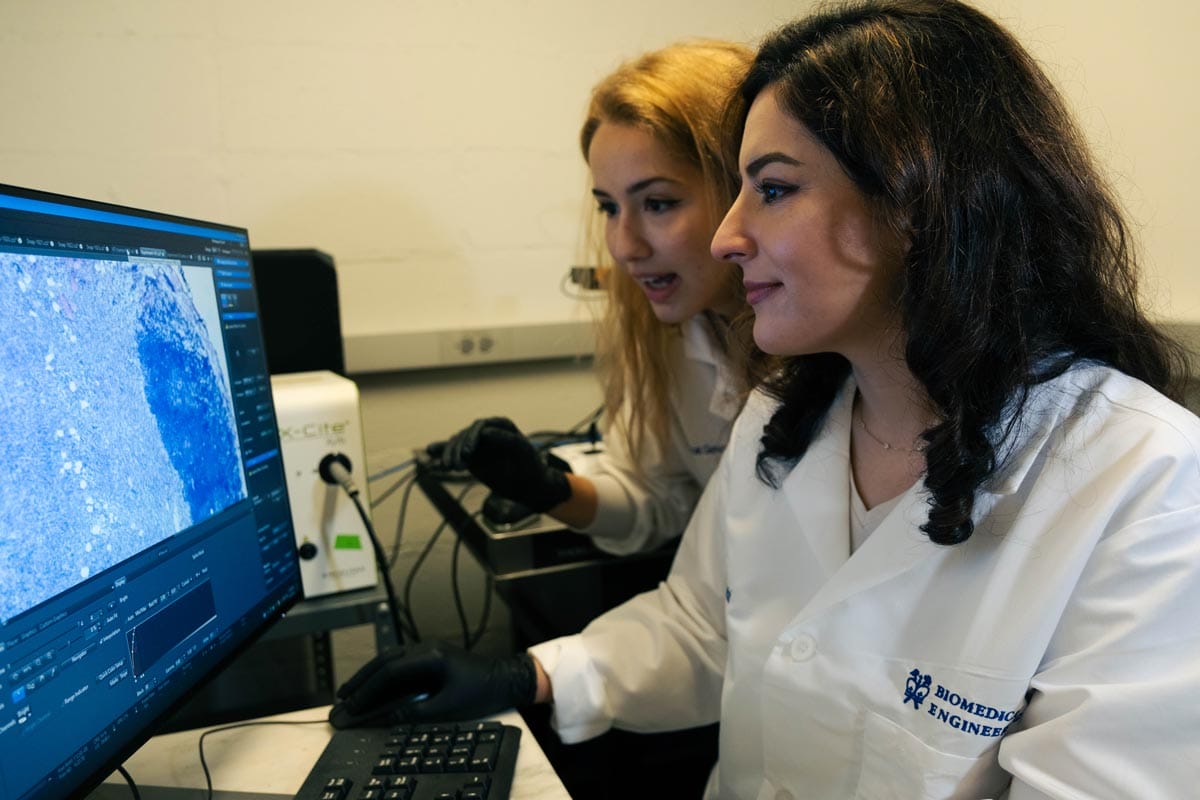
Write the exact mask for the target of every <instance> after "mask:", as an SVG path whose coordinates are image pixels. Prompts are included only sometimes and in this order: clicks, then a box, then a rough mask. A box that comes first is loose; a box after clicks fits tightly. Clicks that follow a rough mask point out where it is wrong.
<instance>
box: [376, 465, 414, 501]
mask: <svg viewBox="0 0 1200 800" xmlns="http://www.w3.org/2000/svg"><path fill="white" fill-rule="evenodd" d="M416 479H417V471H416V470H415V469H414V470H413V471H412V472H409V473H408V474H406V475H404V476H402V477H401V478H399V479H398V480H397V481H396V482H395V483H393V484H392V485H391V486H389V487H388V488H386V489H384V490H383V491H382V492H380V494H379V496H378V497H376V498H374V499H373V500H372V501H371V508H378V507H379V506H380V505H382V504H383V502H384V501H385V500H387V499H388V498H389V497H391V496H392V495H394V494H395V493H396V492H397V491H399V490H400V489H402V488H403V487H404V486H405V485H407V484H408V483H409V482H411V481H414V480H416Z"/></svg>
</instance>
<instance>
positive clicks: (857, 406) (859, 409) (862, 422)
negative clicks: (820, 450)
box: [854, 396, 921, 453]
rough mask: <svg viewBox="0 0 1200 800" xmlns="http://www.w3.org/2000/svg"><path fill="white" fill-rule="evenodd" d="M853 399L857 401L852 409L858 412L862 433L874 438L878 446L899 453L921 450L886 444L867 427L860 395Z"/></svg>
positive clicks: (919, 450)
mask: <svg viewBox="0 0 1200 800" xmlns="http://www.w3.org/2000/svg"><path fill="white" fill-rule="evenodd" d="M855 400H856V401H857V402H855V404H854V410H855V411H857V412H858V427H860V428H862V429H863V433H865V434H866V435H867V436H870V437H871V438H872V439H874V440H875V442H876V443H877V444H878V445H879V446H880V447H882V448H883V449H884V450H895V451H897V452H900V453H919V452H921V448H919V447H898V446H896V445H894V444H888V443H887V442H885V441H884V440H883V439H880V438H879V437H878V436H876V435H875V434H873V433H871V429H870V428H868V427H867V421H866V419H865V418H864V417H863V410H862V397H861V396H859V397H856V398H855Z"/></svg>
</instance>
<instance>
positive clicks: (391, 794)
mask: <svg viewBox="0 0 1200 800" xmlns="http://www.w3.org/2000/svg"><path fill="white" fill-rule="evenodd" d="M520 738H521V731H520V730H519V729H518V728H513V727H511V726H508V725H501V724H500V723H499V722H460V723H446V724H440V725H432V724H430V725H400V726H397V727H394V728H354V729H347V730H340V731H335V732H334V734H333V738H332V739H330V741H329V744H328V745H326V747H325V752H323V753H322V754H321V757H320V758H319V759H317V763H316V765H314V766H313V768H312V772H310V773H309V774H308V779H307V780H305V781H304V785H303V786H301V787H300V791H299V792H298V793H297V794H296V798H297V800H507V798H508V795H509V792H510V791H511V790H512V780H513V772H514V770H515V768H516V764H517V745H518V743H519V741H520Z"/></svg>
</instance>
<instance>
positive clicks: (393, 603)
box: [317, 453, 412, 647]
mask: <svg viewBox="0 0 1200 800" xmlns="http://www.w3.org/2000/svg"><path fill="white" fill-rule="evenodd" d="M317 474H318V475H320V476H321V480H323V481H325V482H326V483H336V484H337V485H338V486H340V487H342V489H343V490H344V491H345V492H346V494H347V495H348V496H349V497H350V499H351V500H353V501H354V507H355V508H356V509H357V510H358V516H359V517H360V518H362V522H363V525H364V526H366V529H367V538H369V539H370V540H371V547H372V549H373V550H374V551H375V561H376V563H377V564H378V565H379V571H380V573H382V577H383V588H384V589H385V590H386V591H387V598H388V614H389V615H390V616H391V618H392V629H393V630H394V631H395V636H396V644H397V645H399V646H401V647H403V646H404V633H405V628H404V624H403V621H402V620H401V618H400V603H399V601H397V599H396V589H395V587H394V586H392V576H391V575H390V574H389V572H388V566H387V559H386V558H385V557H384V555H383V546H382V545H381V544H380V543H379V537H378V536H376V535H375V526H374V525H372V524H371V517H370V515H368V514H367V510H366V509H365V508H363V504H362V501H361V500H359V499H358V495H359V491H358V487H357V486H355V485H354V480H353V478H351V477H350V459H348V458H346V456H344V455H342V454H341V453H330V454H328V455H326V456H325V457H324V458H322V459H321V463H320V464H319V465H318V466H317ZM411 616H412V615H411V614H410V615H409V617H410V618H411Z"/></svg>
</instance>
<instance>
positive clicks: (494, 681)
mask: <svg viewBox="0 0 1200 800" xmlns="http://www.w3.org/2000/svg"><path fill="white" fill-rule="evenodd" d="M536 694H537V669H536V668H535V667H534V665H533V658H532V657H530V656H529V655H528V654H527V653H520V654H518V655H513V656H504V657H495V656H483V655H475V654H472V653H468V652H466V651H464V650H460V649H458V648H456V647H453V646H451V645H446V644H442V643H439V642H423V643H421V644H417V645H414V646H412V647H410V648H409V649H408V651H407V652H403V651H397V652H392V653H386V654H384V655H381V656H377V657H376V658H374V659H372V660H371V661H370V662H368V663H367V664H366V666H364V667H363V668H362V669H360V670H359V671H358V672H356V673H355V674H354V677H352V678H351V679H350V680H348V681H346V683H344V684H343V685H342V686H341V688H339V689H338V690H337V696H338V698H339V700H340V702H338V703H337V704H336V705H335V706H334V707H333V709H332V710H331V711H330V712H329V722H330V724H331V725H333V727H335V728H358V727H379V726H388V725H398V724H402V723H406V722H425V721H445V722H452V721H458V720H470V719H477V718H479V717H484V716H487V715H489V714H494V713H496V712H498V711H504V710H506V709H509V708H515V707H517V706H525V705H529V704H531V703H533V700H534V697H535V696H536Z"/></svg>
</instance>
